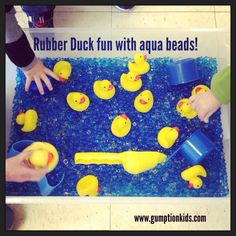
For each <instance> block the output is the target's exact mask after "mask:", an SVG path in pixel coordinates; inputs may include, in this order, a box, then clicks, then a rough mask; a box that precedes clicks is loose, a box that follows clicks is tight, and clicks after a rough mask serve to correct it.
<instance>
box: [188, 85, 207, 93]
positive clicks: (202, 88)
mask: <svg viewBox="0 0 236 236" xmlns="http://www.w3.org/2000/svg"><path fill="white" fill-rule="evenodd" d="M208 90H210V89H209V88H208V87H207V86H206V85H204V84H199V85H197V86H196V87H194V88H193V90H192V95H195V94H201V93H205V92H206V91H208Z"/></svg>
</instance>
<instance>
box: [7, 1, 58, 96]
mask: <svg viewBox="0 0 236 236" xmlns="http://www.w3.org/2000/svg"><path fill="white" fill-rule="evenodd" d="M5 12H6V39H5V51H6V54H7V55H8V57H9V59H10V60H11V61H12V62H13V63H14V64H15V65H16V66H18V67H20V68H21V69H22V70H23V72H24V74H25V76H26V84H25V90H26V91H28V90H29V87H30V84H31V82H32V81H33V80H34V81H35V83H36V85H37V87H38V90H39V92H40V93H41V94H44V91H43V86H42V82H41V80H43V81H44V83H45V84H46V85H47V87H48V89H49V90H52V85H51V82H50V80H49V79H48V77H47V75H50V76H51V77H52V78H54V79H55V80H58V81H59V78H58V77H57V75H56V74H55V73H53V72H52V71H51V70H49V69H48V68H46V67H45V66H44V65H43V64H42V62H41V61H40V60H39V59H37V58H36V56H35V54H34V52H33V50H32V49H31V47H30V44H29V42H28V40H27V37H26V35H25V33H24V32H23V31H22V29H21V28H20V26H19V25H18V24H17V21H16V18H15V9H14V7H13V6H12V5H10V6H9V5H8V6H6V7H5Z"/></svg>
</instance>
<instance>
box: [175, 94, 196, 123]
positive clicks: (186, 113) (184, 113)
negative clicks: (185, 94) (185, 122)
mask: <svg viewBox="0 0 236 236" xmlns="http://www.w3.org/2000/svg"><path fill="white" fill-rule="evenodd" d="M176 110H177V111H178V112H179V113H180V116H181V117H186V118H188V119H193V118H194V117H196V116H197V112H196V111H195V110H193V108H192V107H191V105H190V103H189V101H188V98H183V99H181V100H179V101H178V103H177V105H176Z"/></svg>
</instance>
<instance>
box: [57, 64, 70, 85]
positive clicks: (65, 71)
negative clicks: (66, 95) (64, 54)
mask: <svg viewBox="0 0 236 236" xmlns="http://www.w3.org/2000/svg"><path fill="white" fill-rule="evenodd" d="M71 71H72V67H71V64H70V63H69V62H68V61H59V62H57V63H56V64H55V65H54V67H53V72H54V73H55V74H56V75H57V76H58V77H59V79H60V81H61V82H65V81H67V80H68V79H69V77H70V74H71Z"/></svg>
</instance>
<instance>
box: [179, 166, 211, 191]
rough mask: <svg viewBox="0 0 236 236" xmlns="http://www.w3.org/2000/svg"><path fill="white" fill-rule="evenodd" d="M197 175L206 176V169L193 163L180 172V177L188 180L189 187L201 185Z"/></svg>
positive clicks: (199, 186)
mask: <svg viewBox="0 0 236 236" xmlns="http://www.w3.org/2000/svg"><path fill="white" fill-rule="evenodd" d="M198 176H202V177H206V176H207V172H206V170H205V169H204V167H203V166H201V165H194V166H192V167H190V168H188V169H186V170H184V171H182V172H181V177H182V179H183V180H186V181H189V184H188V187H189V188H195V189H198V188H201V187H202V180H201V179H200V178H199V177H198Z"/></svg>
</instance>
